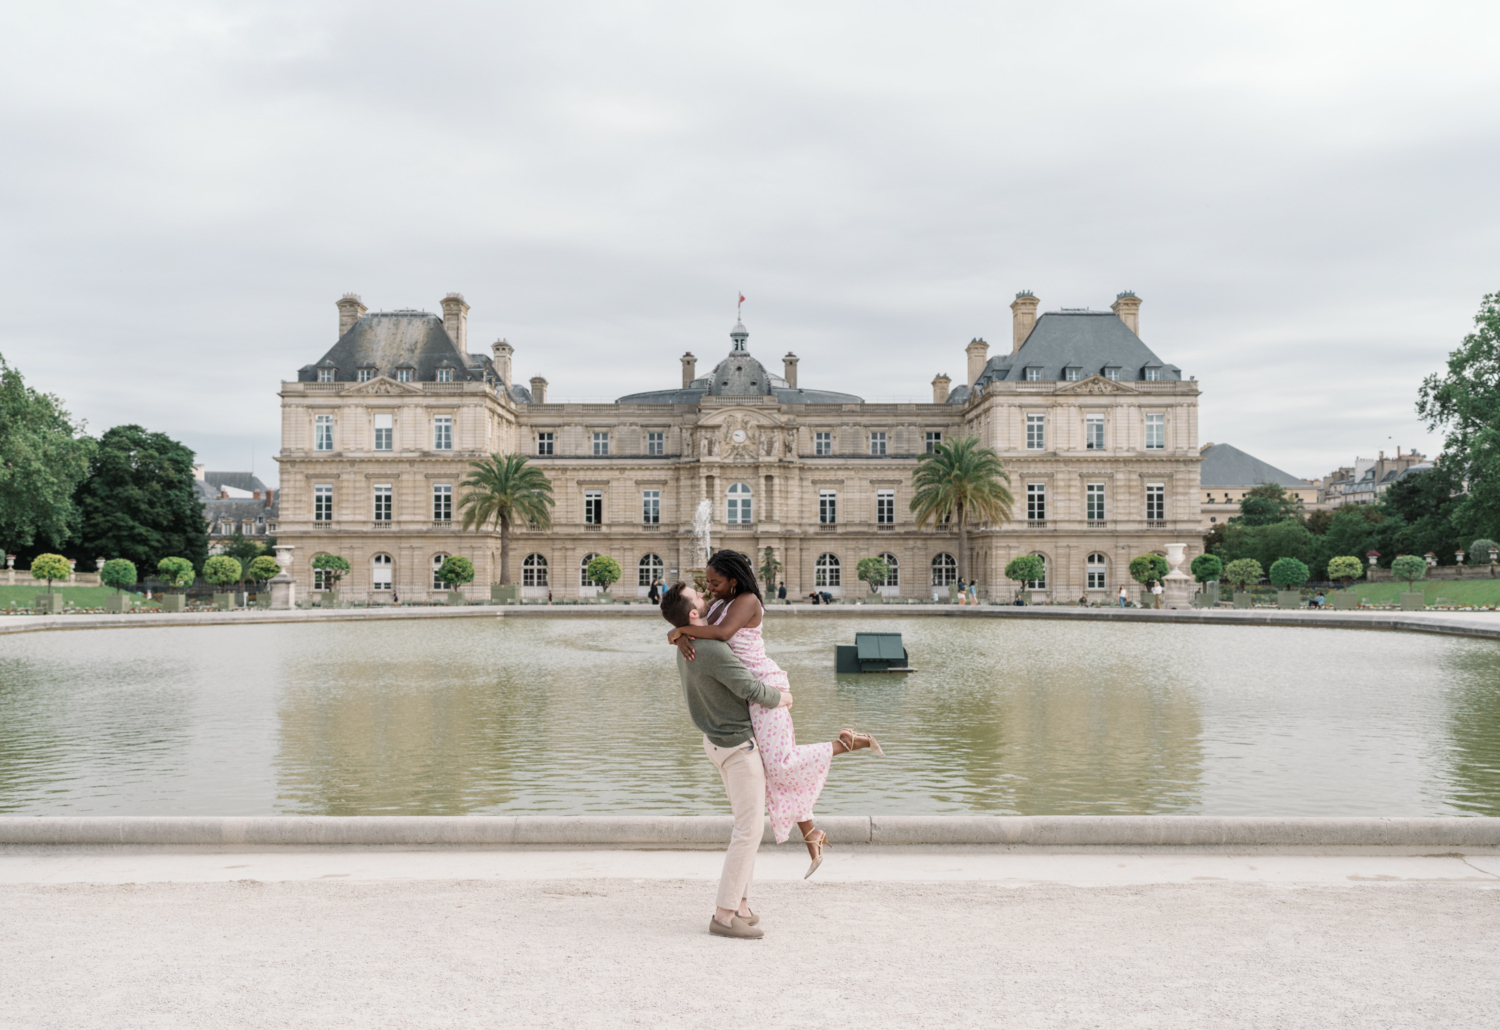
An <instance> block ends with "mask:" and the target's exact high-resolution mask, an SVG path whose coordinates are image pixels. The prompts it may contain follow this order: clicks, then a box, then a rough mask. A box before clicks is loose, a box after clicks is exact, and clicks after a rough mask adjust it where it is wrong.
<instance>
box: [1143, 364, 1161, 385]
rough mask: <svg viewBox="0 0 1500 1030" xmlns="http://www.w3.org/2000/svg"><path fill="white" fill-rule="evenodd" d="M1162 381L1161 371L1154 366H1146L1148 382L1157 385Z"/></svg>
mask: <svg viewBox="0 0 1500 1030" xmlns="http://www.w3.org/2000/svg"><path fill="white" fill-rule="evenodd" d="M1160 380H1161V369H1160V368H1157V367H1156V366H1154V365H1147V366H1146V382H1148V383H1155V382H1159V381H1160Z"/></svg>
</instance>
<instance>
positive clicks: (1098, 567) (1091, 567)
mask: <svg viewBox="0 0 1500 1030" xmlns="http://www.w3.org/2000/svg"><path fill="white" fill-rule="evenodd" d="M1095 558H1100V556H1099V555H1097V554H1091V555H1089V561H1088V565H1087V568H1088V574H1089V579H1088V583H1089V589H1090V590H1103V589H1104V563H1103V559H1102V558H1100V560H1099V561H1098V562H1095V561H1094V559H1095Z"/></svg>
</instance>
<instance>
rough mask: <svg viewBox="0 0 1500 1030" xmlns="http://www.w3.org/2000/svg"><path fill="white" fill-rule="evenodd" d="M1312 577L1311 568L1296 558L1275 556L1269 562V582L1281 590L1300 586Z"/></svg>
mask: <svg viewBox="0 0 1500 1030" xmlns="http://www.w3.org/2000/svg"><path fill="white" fill-rule="evenodd" d="M1311 578H1312V570H1311V569H1309V568H1308V567H1307V566H1306V565H1305V564H1303V563H1302V562H1300V561H1298V560H1297V559H1296V558H1277V559H1276V561H1275V562H1273V563H1272V564H1271V576H1270V579H1271V582H1272V583H1273V584H1274V585H1276V586H1278V587H1280V588H1281V589H1283V590H1292V589H1295V588H1297V587H1300V586H1301V585H1302V584H1303V583H1306V582H1307V581H1308V580H1309V579H1311Z"/></svg>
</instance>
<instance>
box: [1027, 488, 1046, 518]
mask: <svg viewBox="0 0 1500 1030" xmlns="http://www.w3.org/2000/svg"><path fill="white" fill-rule="evenodd" d="M1026 521H1028V522H1046V521H1047V484H1045V483H1027V484H1026Z"/></svg>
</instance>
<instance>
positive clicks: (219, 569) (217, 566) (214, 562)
mask: <svg viewBox="0 0 1500 1030" xmlns="http://www.w3.org/2000/svg"><path fill="white" fill-rule="evenodd" d="M242 571H243V569H242V567H241V565H240V563H239V560H238V559H236V558H231V557H229V555H227V554H216V555H214V556H213V557H212V558H210V559H208V560H207V561H205V562H204V563H203V578H204V579H206V580H208V581H209V582H210V583H212V584H214V585H215V586H218V587H227V586H229V585H230V584H231V583H238V582H239V581H240V573H241V572H242Z"/></svg>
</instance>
